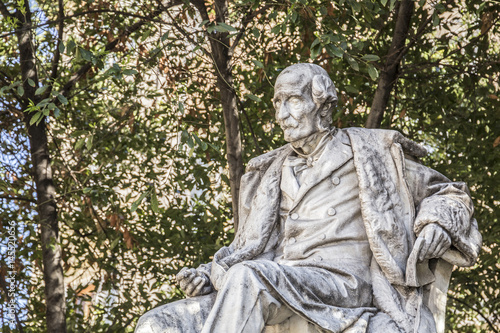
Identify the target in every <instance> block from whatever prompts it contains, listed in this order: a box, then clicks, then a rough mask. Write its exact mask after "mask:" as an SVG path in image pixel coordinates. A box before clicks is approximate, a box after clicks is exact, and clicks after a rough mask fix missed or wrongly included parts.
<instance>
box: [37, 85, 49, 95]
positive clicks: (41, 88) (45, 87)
mask: <svg viewBox="0 0 500 333" xmlns="http://www.w3.org/2000/svg"><path fill="white" fill-rule="evenodd" d="M48 87H49V86H42V87H40V88H38V89H37V90H36V91H35V95H41V94H43V93H44V92H45V90H47V88H48Z"/></svg>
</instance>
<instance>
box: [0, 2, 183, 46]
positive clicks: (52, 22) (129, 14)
mask: <svg viewBox="0 0 500 333" xmlns="http://www.w3.org/2000/svg"><path fill="white" fill-rule="evenodd" d="M173 2H176V3H175V4H174V6H177V5H180V4H182V2H178V3H177V1H173ZM168 6H169V5H167V6H166V7H168ZM169 8H170V7H169ZM99 13H112V14H117V15H124V16H129V17H135V18H139V19H148V17H147V16H143V15H139V14H134V13H129V12H125V11H121V10H113V9H96V10H86V11H84V12H79V13H75V14H72V15H67V16H64V19H63V20H70V19H72V18H75V17H79V16H84V15H88V14H99ZM11 16H14V15H12V14H11ZM60 21H61V19H57V20H50V21H47V22H44V23H40V24H37V25H32V26H31V27H23V28H20V29H16V30H14V31H11V32H8V33H6V34H3V35H0V38H3V37H8V36H12V35H15V34H16V33H18V32H22V31H24V30H27V29H38V28H41V27H44V26H46V25H51V24H54V23H59V22H60ZM149 22H156V23H163V22H162V21H161V20H156V19H152V18H149Z"/></svg>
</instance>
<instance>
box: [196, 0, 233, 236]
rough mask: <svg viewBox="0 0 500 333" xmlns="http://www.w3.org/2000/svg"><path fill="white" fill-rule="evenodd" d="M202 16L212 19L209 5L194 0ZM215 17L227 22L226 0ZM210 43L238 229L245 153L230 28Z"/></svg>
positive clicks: (218, 4)
mask: <svg viewBox="0 0 500 333" xmlns="http://www.w3.org/2000/svg"><path fill="white" fill-rule="evenodd" d="M193 4H194V5H195V6H196V8H197V9H198V11H199V12H200V15H201V17H202V18H203V20H209V17H208V13H207V8H206V7H205V4H204V2H203V1H200V0H196V1H193ZM215 13H216V21H217V22H224V23H225V21H226V18H227V17H228V6H227V1H226V0H216V1H215ZM209 40H210V47H211V49H212V55H213V59H214V66H215V68H214V69H215V75H216V77H217V86H218V87H219V91H220V96H221V103H222V111H223V114H224V126H225V133H226V147H227V162H228V165H229V183H230V184H229V185H230V187H231V198H232V208H233V221H234V228H235V230H238V219H239V214H238V213H239V212H238V203H239V197H240V180H241V176H243V156H242V148H241V136H240V122H239V114H238V108H237V101H238V98H237V96H236V91H235V89H234V86H233V75H232V73H231V55H230V54H229V47H230V40H229V35H228V33H227V32H217V33H215V35H213V36H210V38H209Z"/></svg>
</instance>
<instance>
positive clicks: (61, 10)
mask: <svg viewBox="0 0 500 333" xmlns="http://www.w3.org/2000/svg"><path fill="white" fill-rule="evenodd" d="M57 3H58V6H59V26H58V29H57V43H56V47H55V50H54V58H53V59H52V71H51V74H50V81H49V82H50V86H49V89H47V92H46V93H45V96H44V98H47V97H48V96H50V93H51V92H52V89H53V88H54V81H55V80H56V78H57V74H58V69H59V62H60V60H61V51H60V49H59V47H60V45H61V43H62V40H63V33H64V4H63V0H58V1H57Z"/></svg>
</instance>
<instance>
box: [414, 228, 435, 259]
mask: <svg viewBox="0 0 500 333" xmlns="http://www.w3.org/2000/svg"><path fill="white" fill-rule="evenodd" d="M423 238H424V244H423V245H422V249H421V250H420V253H419V255H418V260H419V261H424V260H425V259H426V258H427V253H429V247H430V245H431V243H432V239H433V238H434V233H433V232H430V231H429V229H425V230H424V235H423Z"/></svg>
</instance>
